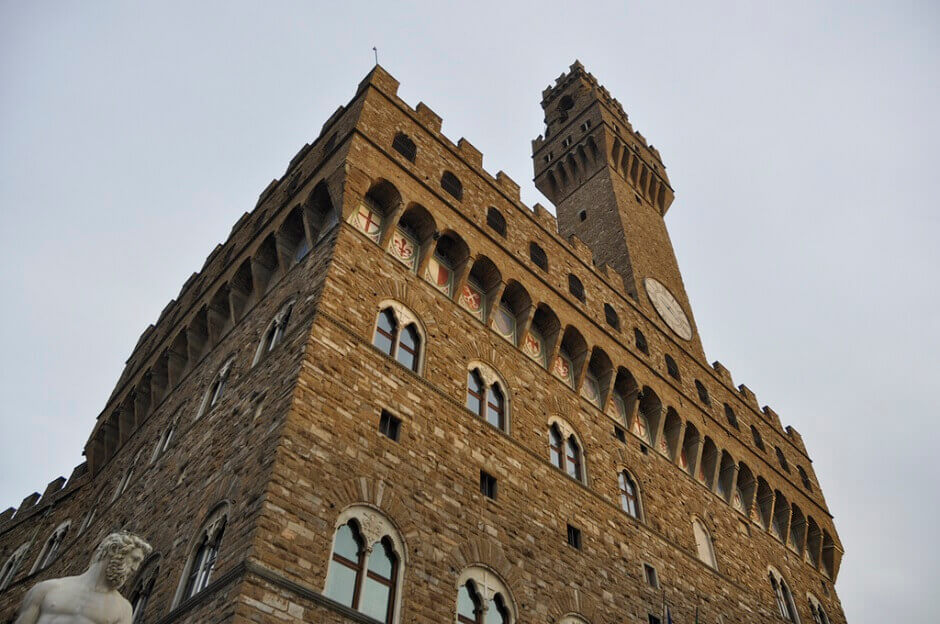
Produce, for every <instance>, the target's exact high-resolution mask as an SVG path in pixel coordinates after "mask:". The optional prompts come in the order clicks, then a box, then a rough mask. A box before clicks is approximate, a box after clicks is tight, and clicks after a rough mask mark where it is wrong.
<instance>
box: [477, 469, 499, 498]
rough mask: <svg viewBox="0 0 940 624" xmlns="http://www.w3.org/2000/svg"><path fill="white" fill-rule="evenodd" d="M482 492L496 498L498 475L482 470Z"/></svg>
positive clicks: (488, 496)
mask: <svg viewBox="0 0 940 624" xmlns="http://www.w3.org/2000/svg"><path fill="white" fill-rule="evenodd" d="M480 493H481V494H483V496H485V497H487V498H492V499H493V500H496V477H494V476H493V475H491V474H489V473H486V472H484V471H482V470H481V471H480Z"/></svg>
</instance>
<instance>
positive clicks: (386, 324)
mask: <svg viewBox="0 0 940 624" xmlns="http://www.w3.org/2000/svg"><path fill="white" fill-rule="evenodd" d="M422 343H423V339H422V332H421V331H420V329H419V328H418V323H417V320H416V319H415V317H414V316H413V315H412V314H411V312H410V311H408V310H407V309H405V308H404V307H403V306H401V305H400V304H390V305H388V306H387V307H385V308H383V309H382V310H381V311H380V312H379V315H378V318H377V319H376V323H375V332H374V334H373V336H372V344H373V346H375V347H376V348H377V349H378V350H379V351H381V352H382V353H384V354H386V355H389V356H391V357H394V358H395V360H396V361H397V362H398V363H399V364H401V365H403V366H404V367H405V368H407V369H409V370H412V371H414V372H416V373H417V372H418V371H419V370H420V366H421V356H422V351H421V349H422Z"/></svg>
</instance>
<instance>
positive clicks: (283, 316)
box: [251, 301, 294, 366]
mask: <svg viewBox="0 0 940 624" xmlns="http://www.w3.org/2000/svg"><path fill="white" fill-rule="evenodd" d="M293 310H294V302H293V301H290V302H288V303H287V304H285V305H284V306H282V307H281V309H280V310H279V311H278V313H277V314H275V315H274V318H273V319H271V322H270V323H269V324H268V328H267V329H266V330H265V331H264V335H263V336H262V338H261V344H259V345H258V350H257V351H255V359H254V361H253V362H252V364H251V365H252V366H254V365H255V364H257V363H258V362H259V361H261V358H263V357H264V356H265V354H267V353H269V352H271V351H274V348H275V347H277V345H279V344H280V343H281V340H282V339H283V338H284V333H285V332H286V331H287V325H288V323H290V315H291V312H292V311H293Z"/></svg>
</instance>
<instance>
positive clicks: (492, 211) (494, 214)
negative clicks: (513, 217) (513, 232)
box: [486, 206, 506, 238]
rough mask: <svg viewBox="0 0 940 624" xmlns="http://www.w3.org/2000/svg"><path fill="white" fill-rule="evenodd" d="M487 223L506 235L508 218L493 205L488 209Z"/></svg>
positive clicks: (500, 233) (501, 234)
mask: <svg viewBox="0 0 940 624" xmlns="http://www.w3.org/2000/svg"><path fill="white" fill-rule="evenodd" d="M486 224H487V225H488V226H490V227H491V228H493V231H495V232H496V233H497V234H499V235H500V236H502V237H503V238H505V237H506V218H505V217H504V216H503V213H501V212H500V211H499V210H497V209H496V208H493V207H492V206H490V207H489V208H488V209H487V211H486Z"/></svg>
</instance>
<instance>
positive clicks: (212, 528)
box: [180, 506, 228, 600]
mask: <svg viewBox="0 0 940 624" xmlns="http://www.w3.org/2000/svg"><path fill="white" fill-rule="evenodd" d="M227 523H228V507H227V506H223V508H222V509H221V510H220V511H217V512H216V513H214V514H213V515H212V518H211V519H210V521H209V522H207V523H206V525H205V526H204V527H203V529H202V531H201V532H200V534H199V541H198V542H197V544H196V548H195V550H194V551H193V553H192V555H191V557H190V559H189V564H188V565H187V574H186V583H185V584H184V585H183V593H182V597H181V598H180V599H181V600H186V599H187V598H190V597H192V596H195V595H196V594H198V593H199V592H201V591H202V590H204V589H205V588H206V586H208V585H209V581H210V580H211V579H212V573H213V571H214V570H215V564H216V561H217V560H218V558H219V551H220V550H221V548H222V537H223V535H224V534H225V525H226V524H227Z"/></svg>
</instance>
